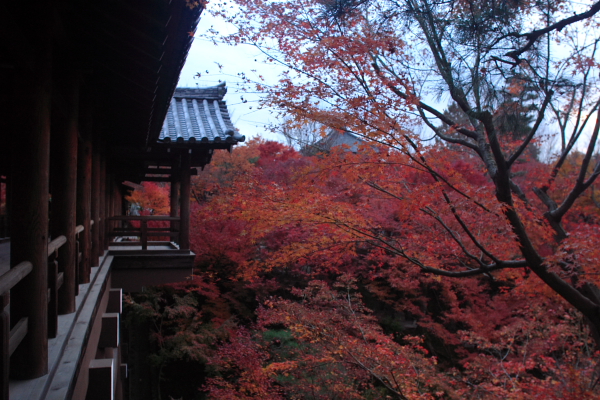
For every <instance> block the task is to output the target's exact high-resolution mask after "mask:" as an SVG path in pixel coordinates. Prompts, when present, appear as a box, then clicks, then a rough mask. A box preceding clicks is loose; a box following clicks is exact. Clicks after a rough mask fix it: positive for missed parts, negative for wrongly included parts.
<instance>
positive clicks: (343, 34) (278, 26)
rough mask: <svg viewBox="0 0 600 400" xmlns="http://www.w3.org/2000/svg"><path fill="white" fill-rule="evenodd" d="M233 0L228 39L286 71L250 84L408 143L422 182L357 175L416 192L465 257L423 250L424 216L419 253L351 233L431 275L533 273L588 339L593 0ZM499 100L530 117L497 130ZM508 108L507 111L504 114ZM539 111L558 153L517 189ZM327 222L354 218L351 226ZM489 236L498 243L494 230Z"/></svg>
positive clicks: (297, 109) (307, 111)
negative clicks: (473, 180)
mask: <svg viewBox="0 0 600 400" xmlns="http://www.w3.org/2000/svg"><path fill="white" fill-rule="evenodd" d="M235 3H236V4H237V6H238V7H239V10H240V12H238V13H235V14H234V15H233V16H232V15H230V14H227V13H226V12H225V11H224V10H225V8H222V9H221V10H217V11H216V13H217V14H220V15H223V16H224V17H225V18H227V19H228V20H229V21H231V22H233V23H234V24H236V25H237V27H238V31H237V33H235V34H233V35H229V36H225V37H223V39H224V40H226V41H229V42H230V43H239V42H247V43H253V44H255V45H257V46H259V47H261V48H262V49H264V51H266V52H268V53H269V57H270V60H272V61H273V62H279V63H281V64H283V65H284V66H286V67H287V68H288V70H287V71H286V72H284V73H283V75H282V77H281V79H280V81H279V83H278V84H276V85H274V86H272V87H269V86H268V85H266V84H265V83H263V82H259V83H258V85H257V86H258V89H259V90H260V89H262V90H264V91H266V93H267V94H268V98H267V100H266V102H267V103H268V104H272V105H275V106H277V107H280V108H283V109H285V110H287V111H289V112H292V113H294V114H296V115H298V116H299V117H302V118H311V119H314V120H317V121H319V122H321V123H323V124H326V125H328V126H333V127H337V128H340V129H344V128H350V129H351V130H352V131H353V132H355V133H357V134H359V135H363V136H364V137H366V138H370V139H373V140H376V141H379V142H380V143H384V144H386V145H387V146H389V147H390V148H392V149H393V150H394V151H398V152H400V153H402V154H404V156H405V157H406V159H405V160H404V161H403V163H404V164H406V165H408V166H409V167H410V168H414V169H417V170H419V171H421V173H420V174H419V179H427V180H428V181H429V182H430V183H431V184H432V185H433V187H431V188H428V189H427V190H426V192H420V191H419V192H418V193H410V191H408V190H406V189H405V188H402V187H401V185H400V186H399V185H394V184H393V183H391V182H389V179H386V178H385V177H383V179H381V180H377V181H375V180H370V179H368V178H366V179H364V181H363V184H367V185H369V184H370V185H371V187H377V188H378V189H379V191H380V192H381V193H385V194H387V195H389V196H391V197H392V198H396V199H398V200H399V201H401V202H403V204H410V200H411V199H412V200H413V202H414V201H417V202H419V203H420V204H421V205H422V206H421V207H417V208H416V209H415V208H411V207H410V206H408V207H407V208H410V209H413V210H415V212H417V211H418V212H424V213H426V214H428V216H429V217H430V219H431V220H432V221H435V222H436V223H437V224H438V225H439V227H438V228H441V229H442V230H443V231H445V232H446V233H445V245H451V248H456V247H458V249H459V250H460V252H462V254H463V255H465V256H466V257H467V258H468V259H469V260H470V261H469V262H468V263H464V264H463V265H457V264H456V263H450V264H449V263H447V260H445V259H443V258H441V257H439V256H434V255H433V254H436V251H437V250H438V247H439V246H437V244H438V243H439V242H436V241H437V240H438V236H437V233H436V236H430V235H428V234H427V232H425V228H424V227H423V226H421V225H420V226H417V227H415V229H416V232H423V233H422V235H421V239H420V240H421V241H422V243H429V244H430V246H431V247H430V248H429V249H428V251H426V252H423V253H420V252H409V251H407V250H406V248H405V247H404V246H402V247H399V246H398V245H397V244H396V243H394V241H392V240H389V239H388V238H385V237H382V236H381V235H379V234H373V233H370V232H368V231H367V230H362V231H360V232H361V235H363V236H366V237H371V239H370V240H373V241H374V242H375V243H377V244H378V245H379V246H381V247H382V248H383V249H385V250H386V251H391V252H393V253H395V254H396V255H397V256H399V257H402V258H404V259H405V260H406V261H408V262H410V263H412V264H413V265H414V266H416V267H417V268H419V269H420V270H421V271H422V272H424V273H428V274H435V275H439V276H446V277H467V276H474V275H484V276H490V274H493V273H495V271H500V270H506V271H513V270H518V269H520V270H523V271H531V272H533V274H535V275H536V276H537V277H538V278H539V279H540V280H541V281H542V282H544V284H545V285H547V287H548V288H550V290H552V291H554V292H555V293H557V294H558V295H560V296H561V297H562V298H563V299H565V300H566V301H567V302H568V303H569V304H571V305H572V306H573V307H575V308H576V309H577V310H579V312H581V313H582V314H583V315H584V316H585V317H586V319H587V320H588V321H589V323H590V326H591V328H592V330H593V331H594V332H595V335H596V336H598V335H597V332H598V331H599V329H600V296H599V295H598V294H599V291H598V289H597V285H596V276H597V275H596V265H595V264H596V262H595V261H594V260H597V259H596V258H595V256H596V254H595V250H593V249H595V248H596V247H597V243H598V236H597V233H596V230H595V227H594V226H590V225H589V224H586V223H579V224H577V223H567V220H568V219H569V215H573V214H574V213H576V212H577V211H575V207H576V204H577V200H578V199H580V198H581V197H582V195H583V194H584V193H585V192H586V191H590V188H591V187H592V186H593V184H594V182H595V181H596V178H597V176H598V175H599V174H600V164H598V163H596V164H595V165H592V162H593V155H594V153H595V150H596V147H595V146H596V142H597V138H598V130H599V125H598V124H599V122H598V118H595V116H596V115H597V112H598V105H599V104H600V103H599V93H598V89H597V88H598V85H597V83H598V81H597V75H598V54H597V44H598V40H599V39H598V37H599V36H598V35H597V34H589V33H590V32H597V24H598V18H597V12H598V11H599V10H600V3H598V2H591V1H589V2H580V3H577V4H575V3H573V2H568V1H560V0H558V1H549V2H545V3H540V2H529V1H523V2H495V1H484V2H481V1H471V0H455V1H448V2H432V1H428V0H404V1H400V2H385V1H384V2H376V1H352V0H347V1H346V0H345V1H336V2H329V1H322V2H314V1H294V2H291V1H289V2H288V1H281V2H263V1H255V0H237V1H236V2H235ZM257 21H260V22H257ZM583 30H585V31H586V32H587V33H588V34H587V35H586V36H583V35H581V34H580V32H582V31H583ZM556 47H560V51H559V50H556ZM442 94H446V95H447V96H448V97H449V102H450V104H451V105H453V106H455V108H456V109H457V111H458V113H459V114H460V115H462V116H463V117H462V118H461V119H460V120H456V119H452V118H451V117H450V116H449V114H447V113H444V112H443V110H440V109H438V108H436V107H435V106H434V105H432V103H431V101H430V100H429V99H431V98H432V97H436V96H439V95H442ZM507 102H508V103H507ZM507 104H511V105H513V106H518V108H519V113H520V115H521V117H519V118H521V119H522V120H523V121H527V122H530V123H531V126H530V127H525V128H526V129H525V130H524V132H506V130H507V129H514V125H512V128H511V125H510V124H506V123H505V122H506V119H503V118H498V117H497V116H498V115H499V114H502V113H505V114H506V107H507ZM515 118H516V117H515V115H514V113H513V115H512V117H511V118H510V119H512V120H514V119H515ZM503 121H504V122H503ZM549 122H553V123H554V125H549V127H548V129H549V130H556V131H557V135H556V137H557V138H558V139H559V140H560V149H559V151H558V153H557V154H556V156H555V157H554V158H553V159H552V160H551V166H550V167H549V168H545V169H544V168H541V170H543V172H541V175H540V176H538V177H537V181H536V182H535V183H534V184H533V185H531V186H529V187H524V186H523V184H522V182H520V179H519V172H522V168H523V163H524V162H525V161H526V160H525V159H524V155H525V154H526V149H527V148H529V147H530V146H531V144H532V143H535V142H536V140H539V138H540V127H541V126H542V125H544V124H547V123H549ZM594 123H595V126H591V125H594ZM439 124H441V126H442V127H443V129H441V128H440V126H439ZM417 125H425V126H427V127H428V128H429V129H430V130H431V131H433V134H434V135H435V136H436V137H437V138H438V139H440V140H441V141H442V142H445V143H449V144H453V145H458V146H460V147H461V148H464V149H466V150H467V151H468V152H469V153H471V154H472V157H474V158H475V159H478V160H479V163H480V165H479V166H478V167H477V168H479V169H480V171H481V173H483V174H485V175H486V176H488V177H489V180H488V182H487V184H486V185H483V186H482V187H477V188H475V187H470V188H469V187H467V186H468V185H467V186H465V185H464V181H463V180H462V179H461V174H460V172H461V171H460V170H459V169H457V168H455V166H456V165H459V164H456V163H455V164H454V165H453V163H451V162H448V159H451V157H450V156H449V155H448V151H439V152H433V153H430V152H429V151H428V149H427V147H426V144H427V142H424V141H423V139H424V137H423V136H422V135H420V134H419V133H418V132H416V131H417V130H416V129H415V127H416V126H417ZM554 126H557V127H558V129H555V128H554ZM448 130H450V131H451V132H452V135H450V134H448V133H447V132H448ZM576 149H582V151H583V154H584V155H583V157H582V159H581V162H580V163H579V164H578V165H577V167H576V168H573V169H572V170H571V173H570V175H569V177H568V178H567V177H563V179H561V185H562V186H561V187H559V184H558V182H557V181H558V178H559V175H560V174H566V173H567V169H566V168H564V167H565V163H566V160H567V159H568V158H569V156H570V154H572V153H573V152H574V151H575V150H576ZM446 150H447V149H446ZM432 154H434V155H435V156H434V157H430V156H431V155H432ZM425 187H426V186H425ZM533 193H535V195H533ZM434 198H435V200H434ZM429 199H431V200H429ZM424 200H425V201H426V202H427V204H423V201H424ZM413 204H414V203H413ZM413 207H414V206H413ZM446 216H447V217H446ZM572 220H575V219H572ZM344 224H345V225H344ZM338 225H344V226H345V227H346V229H347V230H348V231H353V229H354V228H352V226H351V224H349V223H345V222H344V223H340V222H338ZM567 225H569V226H567ZM492 228H493V229H492ZM494 230H495V231H496V232H495V233H493V234H491V232H490V231H492V232H493V231H494ZM354 232H355V233H357V232H358V230H354ZM433 232H437V231H433ZM413 236H416V235H413ZM489 237H493V238H494V239H496V240H495V241H492V242H489V241H488V240H486V239H488V238H489ZM575 249H578V250H575ZM440 250H442V249H440ZM442 254H443V253H442ZM583 254H587V255H588V256H583ZM578 255H582V256H581V257H578ZM575 259H577V260H578V261H574V260H575ZM452 265H453V267H451V266H452ZM599 337H600V336H599Z"/></svg>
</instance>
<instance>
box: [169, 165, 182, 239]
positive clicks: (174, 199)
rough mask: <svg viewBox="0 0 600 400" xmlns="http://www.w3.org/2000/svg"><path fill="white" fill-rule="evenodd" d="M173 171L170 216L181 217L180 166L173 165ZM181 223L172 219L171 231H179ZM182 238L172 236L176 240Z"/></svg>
mask: <svg viewBox="0 0 600 400" xmlns="http://www.w3.org/2000/svg"><path fill="white" fill-rule="evenodd" d="M172 168H173V172H172V173H171V193H170V194H171V196H170V206H171V209H170V211H169V216H170V217H174V218H176V217H179V189H180V185H179V179H180V177H179V167H175V166H173V167H172ZM179 225H180V224H179V223H177V222H174V221H171V231H172V232H179V229H180V226H179ZM180 239H181V238H179V239H178V238H176V237H175V238H172V239H171V240H173V241H175V240H177V241H178V242H179V241H181V240H180Z"/></svg>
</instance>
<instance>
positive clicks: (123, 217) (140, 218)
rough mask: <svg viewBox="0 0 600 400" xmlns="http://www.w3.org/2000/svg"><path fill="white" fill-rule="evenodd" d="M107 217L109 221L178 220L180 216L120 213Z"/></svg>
mask: <svg viewBox="0 0 600 400" xmlns="http://www.w3.org/2000/svg"><path fill="white" fill-rule="evenodd" d="M107 219H108V220H110V221H179V220H180V219H181V218H180V217H169V216H167V215H120V216H115V217H110V218H107Z"/></svg>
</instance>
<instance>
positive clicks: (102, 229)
mask: <svg viewBox="0 0 600 400" xmlns="http://www.w3.org/2000/svg"><path fill="white" fill-rule="evenodd" d="M105 154H106V149H105V148H104V147H103V148H102V154H101V156H100V191H99V196H98V200H99V202H100V204H99V207H100V210H99V213H100V218H99V220H100V226H98V247H99V248H98V254H99V255H100V256H102V255H103V254H104V250H105V249H106V218H107V217H108V215H107V214H108V213H107V212H106V205H107V203H108V193H107V187H108V185H107V184H106V179H107V176H108V174H107V173H106V156H105Z"/></svg>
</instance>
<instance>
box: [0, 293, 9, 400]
mask: <svg viewBox="0 0 600 400" xmlns="http://www.w3.org/2000/svg"><path fill="white" fill-rule="evenodd" d="M9 301H10V297H9V295H8V293H4V294H3V295H0V338H1V340H0V390H1V391H2V392H1V393H0V399H2V400H8V394H9V393H8V382H9V370H10V369H9V368H10V349H9V339H10V318H9V316H8V312H7V310H8V309H7V307H8V304H9Z"/></svg>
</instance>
